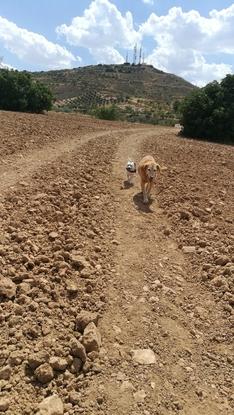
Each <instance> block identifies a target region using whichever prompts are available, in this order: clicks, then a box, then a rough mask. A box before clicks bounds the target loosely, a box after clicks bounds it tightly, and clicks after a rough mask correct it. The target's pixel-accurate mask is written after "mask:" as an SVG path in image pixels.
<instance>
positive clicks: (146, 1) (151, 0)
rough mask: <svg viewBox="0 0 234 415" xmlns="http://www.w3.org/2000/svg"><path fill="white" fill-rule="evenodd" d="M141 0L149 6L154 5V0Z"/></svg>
mask: <svg viewBox="0 0 234 415" xmlns="http://www.w3.org/2000/svg"><path fill="white" fill-rule="evenodd" d="M142 1H143V3H145V4H149V5H150V6H153V5H154V0H142Z"/></svg>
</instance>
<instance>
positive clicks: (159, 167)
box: [156, 163, 162, 173]
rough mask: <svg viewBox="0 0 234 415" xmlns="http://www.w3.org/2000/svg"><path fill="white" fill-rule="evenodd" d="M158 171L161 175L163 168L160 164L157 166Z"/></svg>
mask: <svg viewBox="0 0 234 415" xmlns="http://www.w3.org/2000/svg"><path fill="white" fill-rule="evenodd" d="M156 169H157V170H158V171H159V172H160V173H161V171H162V168H161V166H160V164H158V163H157V164H156Z"/></svg>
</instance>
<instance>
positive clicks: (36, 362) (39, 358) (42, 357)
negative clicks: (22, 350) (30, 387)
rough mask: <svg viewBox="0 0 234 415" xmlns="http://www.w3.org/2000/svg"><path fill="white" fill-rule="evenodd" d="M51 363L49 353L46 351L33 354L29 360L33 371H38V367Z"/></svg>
mask: <svg viewBox="0 0 234 415" xmlns="http://www.w3.org/2000/svg"><path fill="white" fill-rule="evenodd" d="M48 361H49V353H47V352H45V351H40V352H38V353H33V354H31V355H30V356H29V358H28V365H29V366H30V367H31V369H33V370H34V369H36V368H37V367H38V366H40V365H42V364H43V363H47V362H48Z"/></svg>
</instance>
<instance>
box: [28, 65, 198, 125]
mask: <svg viewBox="0 0 234 415" xmlns="http://www.w3.org/2000/svg"><path fill="white" fill-rule="evenodd" d="M33 76H34V78H35V79H37V80H39V81H41V82H43V83H45V84H46V85H47V86H49V87H50V88H51V90H52V92H53V93H54V95H55V98H56V104H57V106H58V107H63V108H64V107H66V108H67V109H68V108H70V109H77V110H81V111H84V112H87V111H88V110H90V108H95V107H97V106H101V105H104V104H107V103H115V104H117V105H119V106H120V109H121V110H123V109H124V112H125V115H126V111H128V118H127V119H129V118H131V119H130V120H133V121H134V120H135V118H136V119H139V115H142V113H143V114H144V119H146V120H147V113H150V114H153V113H155V114H156V113H157V118H162V114H160V113H159V112H160V111H161V110H162V109H163V112H164V115H165V113H166V112H167V115H166V116H167V117H169V118H170V117H171V118H173V116H174V114H171V113H168V111H169V112H170V110H171V109H172V107H173V103H174V102H175V101H176V100H180V99H182V98H183V97H185V96H186V95H187V94H188V93H189V92H190V91H191V90H193V89H194V88H195V86H194V85H192V84H191V83H189V82H187V81H185V80H184V79H182V78H180V77H178V76H176V75H173V74H169V73H165V72H163V71H160V70H158V69H156V68H154V67H153V66H151V65H131V64H123V65H101V64H99V65H95V66H86V67H81V68H75V69H70V70H69V69H66V70H57V71H49V72H36V73H33ZM126 107H127V108H126ZM155 114H154V116H156V115H155Z"/></svg>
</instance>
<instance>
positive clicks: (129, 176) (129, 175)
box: [127, 172, 132, 184]
mask: <svg viewBox="0 0 234 415" xmlns="http://www.w3.org/2000/svg"><path fill="white" fill-rule="evenodd" d="M127 175H128V183H129V184H132V175H131V173H129V172H128V173H127Z"/></svg>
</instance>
